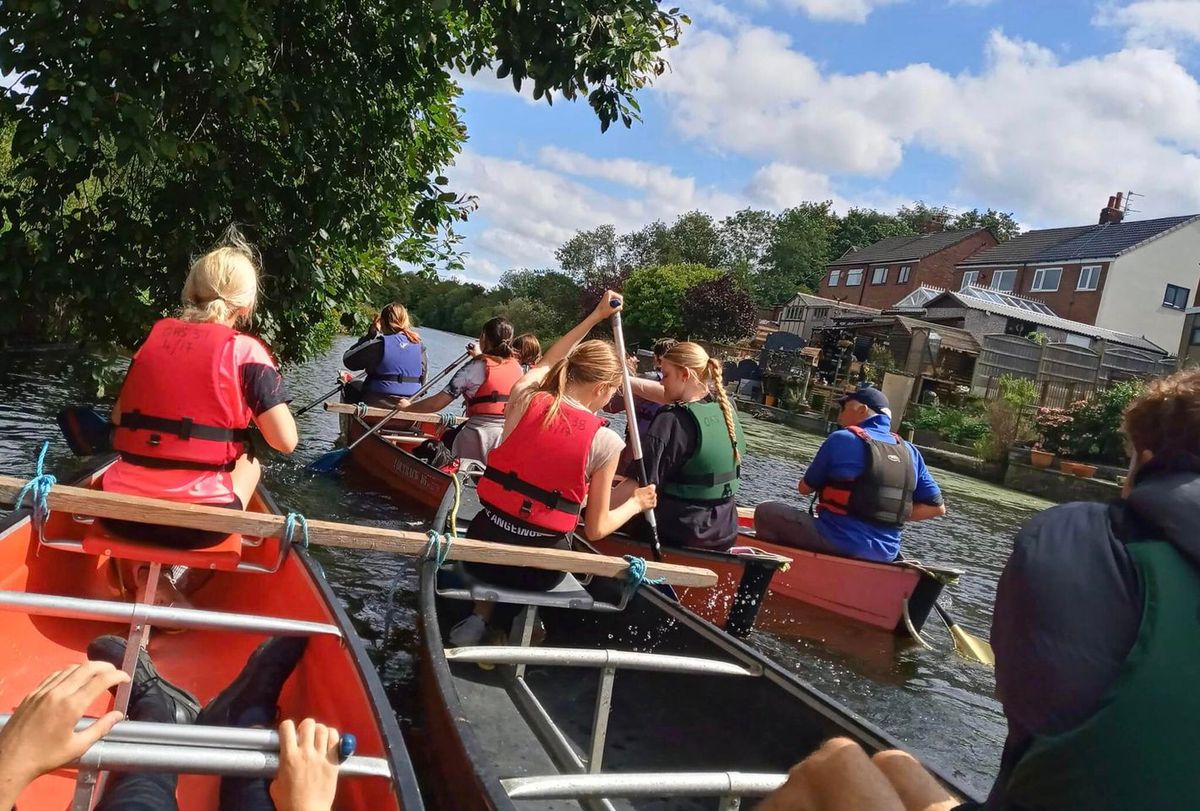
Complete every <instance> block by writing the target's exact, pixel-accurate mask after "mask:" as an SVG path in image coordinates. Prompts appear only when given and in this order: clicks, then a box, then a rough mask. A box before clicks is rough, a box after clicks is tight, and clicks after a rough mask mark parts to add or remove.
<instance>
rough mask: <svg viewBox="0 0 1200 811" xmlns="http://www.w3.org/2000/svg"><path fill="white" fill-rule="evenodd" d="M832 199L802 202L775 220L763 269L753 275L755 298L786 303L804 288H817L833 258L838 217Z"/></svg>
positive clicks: (764, 302)
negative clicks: (833, 208) (819, 201)
mask: <svg viewBox="0 0 1200 811" xmlns="http://www.w3.org/2000/svg"><path fill="white" fill-rule="evenodd" d="M832 205H833V204H832V203H830V202H828V201H826V202H824V203H802V204H800V205H798V206H795V207H794V208H789V209H787V210H786V211H784V212H783V213H782V214H780V215H779V217H778V219H776V221H775V229H774V232H773V233H772V235H771V243H770V245H769V246H768V247H767V252H766V256H765V257H764V262H763V264H762V266H761V268H760V269H759V272H758V273H757V274H756V275H754V276H753V277H751V286H752V292H753V295H754V300H755V301H756V302H757V303H758V304H759V306H762V307H770V306H772V305H775V304H783V303H784V302H787V301H789V300H790V299H791V298H792V296H794V295H795V294H796V293H797V292H798V291H800V290H807V291H812V290H816V287H817V284H818V282H820V280H821V274H822V273H824V272H825V265H826V264H827V263H828V262H829V261H830V259H831V258H832V257H831V251H830V245H831V243H832V241H833V235H834V229H835V228H836V227H837V217H836V215H834V214H833V211H832Z"/></svg>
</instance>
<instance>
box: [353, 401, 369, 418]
mask: <svg viewBox="0 0 1200 811" xmlns="http://www.w3.org/2000/svg"><path fill="white" fill-rule="evenodd" d="M354 415H355V416H356V417H358V418H359V419H364V418H366V416H367V404H366V403H361V402H360V403H355V404H354Z"/></svg>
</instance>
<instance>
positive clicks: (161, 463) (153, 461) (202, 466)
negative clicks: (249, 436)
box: [120, 446, 249, 473]
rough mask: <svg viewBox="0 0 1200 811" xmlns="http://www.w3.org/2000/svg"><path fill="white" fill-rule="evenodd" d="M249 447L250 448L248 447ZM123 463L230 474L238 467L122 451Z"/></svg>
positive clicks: (227, 463) (234, 462) (231, 464)
mask: <svg viewBox="0 0 1200 811" xmlns="http://www.w3.org/2000/svg"><path fill="white" fill-rule="evenodd" d="M247 447H249V446H247ZM120 453H121V461H122V462H128V463H129V464H131V465H137V466H138V467H151V468H155V469H158V470H215V471H221V472H225V473H228V472H229V471H231V470H233V468H234V467H235V466H236V465H237V460H236V459H234V460H233V461H231V462H226V463H225V464H223V465H218V464H210V463H208V462H191V461H187V460H180V459H159V458H158V457H156V456H142V455H141V454H137V453H129V452H128V451H121V452H120Z"/></svg>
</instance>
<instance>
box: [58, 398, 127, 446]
mask: <svg viewBox="0 0 1200 811" xmlns="http://www.w3.org/2000/svg"><path fill="white" fill-rule="evenodd" d="M56 420H57V421H58V427H59V429H60V430H61V431H62V434H63V437H64V438H65V439H66V440H67V446H68V447H70V449H71V453H73V454H75V455H76V456H91V455H92V454H95V453H107V452H109V451H111V450H112V449H113V444H112V429H113V426H112V423H111V422H109V421H108V418H107V417H105V416H104V415H102V414H101V413H100V412H98V411H97V410H96V409H94V408H92V407H91V406H68V407H67V408H64V409H63V410H62V411H60V412H58V416H57V417H56Z"/></svg>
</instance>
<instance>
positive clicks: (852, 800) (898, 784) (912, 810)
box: [755, 738, 958, 811]
mask: <svg viewBox="0 0 1200 811" xmlns="http://www.w3.org/2000/svg"><path fill="white" fill-rule="evenodd" d="M957 804H958V800H956V799H954V798H953V797H951V796H950V794H949V793H948V792H947V791H946V790H945V789H943V788H942V787H941V785H940V784H939V783H938V782H937V781H936V780H934V779H933V777H932V776H930V774H929V773H928V772H926V771H925V769H924V768H923V767H922V766H921V764H920V763H918V762H917V761H916V760H915V759H914V758H913V757H912V756H911V755H908V754H905V753H904V752H880V753H879V754H877V755H875V757H874V758H868V757H867V754H866V752H864V751H863V750H862V747H860V746H859V745H858V744H857V743H855V742H854V741H852V740H849V739H848V738H834V739H833V740H831V741H826V742H825V744H824V745H823V746H822V747H821V748H820V749H818V750H817V751H816V752H815V753H813V754H812V755H809V756H808V757H807V758H805V759H804V761H803V762H801V763H799V764H798V765H796V766H793V767H792V770H791V771H790V772H788V779H787V782H786V783H784V784H783V785H782V786H780V787H779V788H778V789H776V790H775V791H774V792H773V793H772V794H771V795H770V796H768V797H767V798H766V799H765V800H763V801H762V802H761V803H759V805H758V806H757V808H756V809H755V811H858V810H859V809H871V811H948V809H950V808H953V807H954V806H955V805H957Z"/></svg>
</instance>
